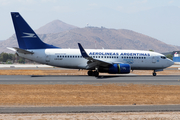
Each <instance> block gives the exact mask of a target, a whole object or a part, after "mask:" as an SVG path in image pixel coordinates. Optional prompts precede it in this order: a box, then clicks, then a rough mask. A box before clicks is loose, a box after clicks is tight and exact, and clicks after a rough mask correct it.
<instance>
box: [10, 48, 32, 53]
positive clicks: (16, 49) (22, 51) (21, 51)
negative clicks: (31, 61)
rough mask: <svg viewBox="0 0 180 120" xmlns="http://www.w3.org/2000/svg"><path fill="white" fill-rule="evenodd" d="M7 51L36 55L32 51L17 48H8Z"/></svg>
mask: <svg viewBox="0 0 180 120" xmlns="http://www.w3.org/2000/svg"><path fill="white" fill-rule="evenodd" d="M7 49H9V50H12V51H15V52H18V53H24V54H34V53H33V52H30V51H27V50H24V49H21V48H16V47H13V48H10V47H7Z"/></svg>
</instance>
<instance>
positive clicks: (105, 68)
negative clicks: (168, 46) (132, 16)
mask: <svg viewBox="0 0 180 120" xmlns="http://www.w3.org/2000/svg"><path fill="white" fill-rule="evenodd" d="M11 16H12V20H13V24H14V29H15V32H16V37H17V41H18V44H19V48H17V47H13V48H8V49H11V50H13V51H15V52H16V54H17V55H19V56H21V57H23V58H26V59H29V60H33V61H36V62H38V63H42V64H47V65H51V66H56V67H63V68H73V69H85V70H89V71H88V75H89V76H99V72H104V73H110V74H128V73H130V70H154V72H153V76H156V72H158V71H163V69H164V68H167V67H169V66H171V65H173V64H174V63H173V61H171V60H170V59H168V58H166V57H165V56H164V55H162V54H160V53H157V52H150V51H142V50H112V49H84V48H83V47H82V45H81V44H80V43H78V46H79V49H61V48H59V47H56V46H53V45H49V44H46V43H44V42H43V41H41V40H40V39H39V37H38V36H37V34H36V33H35V32H34V31H33V30H32V29H31V27H30V26H29V25H28V24H27V23H26V21H25V20H24V19H23V18H22V16H21V15H20V14H19V13H18V12H12V13H11Z"/></svg>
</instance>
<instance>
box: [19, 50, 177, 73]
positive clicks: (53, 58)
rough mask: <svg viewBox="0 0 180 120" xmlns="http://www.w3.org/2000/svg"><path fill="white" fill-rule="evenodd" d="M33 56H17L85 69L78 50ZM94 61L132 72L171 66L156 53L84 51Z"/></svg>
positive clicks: (48, 51) (85, 62) (36, 53)
mask: <svg viewBox="0 0 180 120" xmlns="http://www.w3.org/2000/svg"><path fill="white" fill-rule="evenodd" d="M29 51H32V52H33V53H34V54H23V53H18V54H19V56H21V57H24V58H27V59H30V60H33V61H36V62H39V63H42V64H48V65H52V66H57V67H64V68H73V69H86V66H87V62H88V60H86V59H85V58H83V57H82V56H81V53H80V50H79V49H37V50H36V49H34V50H32V49H31V50H29ZM86 52H87V54H88V55H89V56H90V57H93V58H94V59H98V60H102V61H105V62H111V63H127V64H129V65H130V66H131V69H132V70H158V69H164V68H166V67H169V66H171V65H173V64H174V63H173V61H171V60H170V59H168V58H166V57H165V56H164V55H162V54H160V53H156V52H150V51H141V50H111V49H86Z"/></svg>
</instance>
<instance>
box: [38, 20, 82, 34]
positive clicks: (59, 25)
mask: <svg viewBox="0 0 180 120" xmlns="http://www.w3.org/2000/svg"><path fill="white" fill-rule="evenodd" d="M74 28H78V27H76V26H73V25H69V24H66V23H64V22H62V21H60V20H54V21H52V22H50V23H48V24H46V25H44V26H42V27H40V28H39V29H37V30H35V31H36V33H37V34H48V33H59V32H63V31H67V30H71V29H74Z"/></svg>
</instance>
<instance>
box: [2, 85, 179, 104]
mask: <svg viewBox="0 0 180 120" xmlns="http://www.w3.org/2000/svg"><path fill="white" fill-rule="evenodd" d="M134 103H136V104H137V105H142V104H180V86H174V85H134V84H127V85H122V84H102V85H101V84H97V85H0V105H32V106H36V105H40V106H47V105H48V106H61V105H132V104H134Z"/></svg>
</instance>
